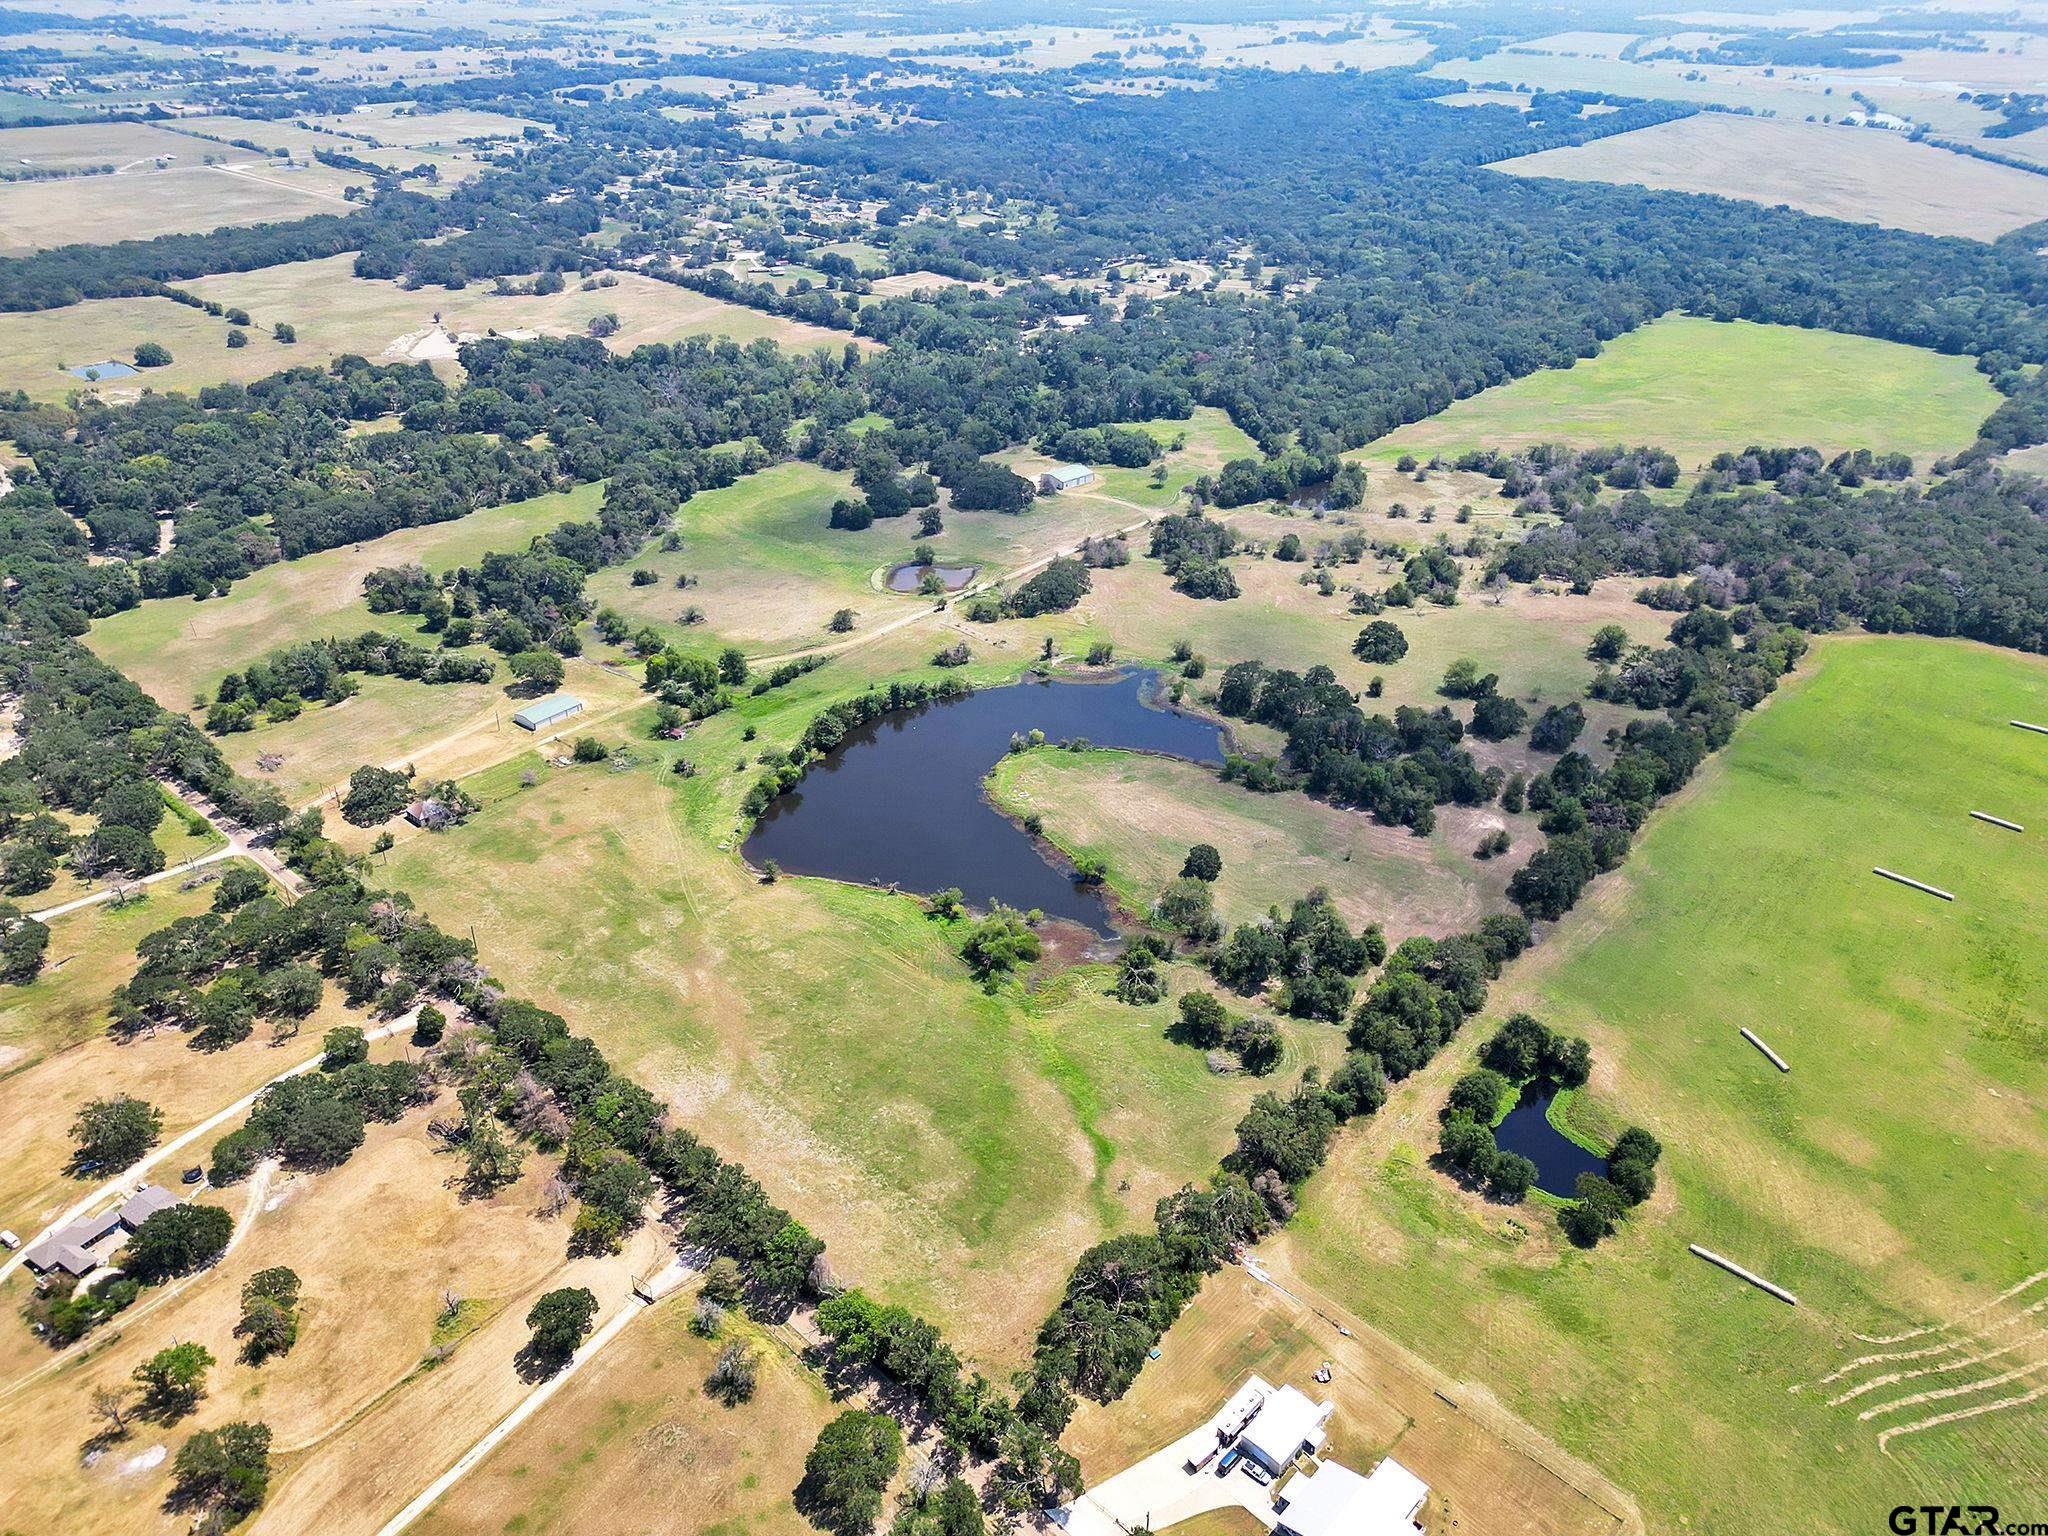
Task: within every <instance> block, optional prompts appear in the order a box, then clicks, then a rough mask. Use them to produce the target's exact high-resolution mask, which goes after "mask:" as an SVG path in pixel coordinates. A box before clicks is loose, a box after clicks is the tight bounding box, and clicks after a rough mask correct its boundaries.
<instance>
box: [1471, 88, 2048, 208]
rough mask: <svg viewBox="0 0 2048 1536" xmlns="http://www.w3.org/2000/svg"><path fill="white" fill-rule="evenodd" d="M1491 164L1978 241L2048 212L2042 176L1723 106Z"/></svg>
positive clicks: (1896, 139)
mask: <svg viewBox="0 0 2048 1536" xmlns="http://www.w3.org/2000/svg"><path fill="white" fill-rule="evenodd" d="M1494 169H1495V170H1497V171H1506V172H1508V173H1510V174H1511V175H1515V176H1556V177H1561V178H1563V179H1565V180H1568V181H1610V182H1618V183H1623V184H1628V183H1633V184H1635V185H1637V186H1644V187H1653V188H1657V189H1660V190H1665V191H1673V192H1711V193H1715V194H1717V195H1719V196H1721V197H1735V198H1743V199H1746V200H1748V201H1750V202H1754V203H1767V204H1776V203H1789V204H1790V205H1791V206H1792V207H1794V208H1800V209H1804V210H1805V211H1806V212H1808V213H1817V214H1820V215H1822V216H1824V217H1826V218H1831V219H1849V220H1851V221H1854V222H1857V223H1872V224H1885V225H1889V226H1890V227H1892V228H1894V229H1915V230H1919V231H1920V232H1921V233H1923V234H1929V235H1968V236H1970V237H1971V238H1973V239H1977V240H1995V239H1997V238H1998V236H2000V235H2002V234H2005V233H2006V232H2007V231H2008V230H2014V229H2018V228H2019V227H2020V226H2021V225H2023V224H2031V223H2033V222H2034V221H2035V220H2037V219H2042V218H2048V178H2044V177H2040V176H2035V175H2032V174H2030V173H2028V172H2026V171H2021V170H2016V169H2014V168H2013V167H2011V166H2006V165H1992V164H1990V163H1989V162H1987V161H1983V160H1974V159H1971V158H1969V157H1968V156H1965V155H1958V154H1954V153H1952V152H1950V151H1948V150H1945V149H1936V148H1934V147H1933V146H1932V145H1928V144H1915V143H1912V142H1910V141H1909V140H1907V139H1906V138H1905V137H1903V136H1902V135H1900V134H1896V133H1888V132H1885V131H1883V130H1880V129H1867V128H1853V129H1852V128H1844V127H1830V126H1826V125H1823V124H1819V123H1797V122H1786V121H1783V120H1781V119H1768V118H1761V117H1737V116H1734V115H1732V114H1729V113H1725V112H1702V113H1700V114H1698V115H1697V116H1695V117H1685V118H1680V119H1678V120H1677V121H1676V122H1669V123H1659V124H1658V125H1657V126H1655V127H1654V128H1638V129H1636V130H1635V131H1634V132H1632V133H1620V134H1616V135H1614V136H1613V137H1612V138H1606V139H1594V140H1592V141H1591V142H1590V143H1586V144H1577V145H1573V146H1572V147H1570V148H1567V149H1549V150H1545V151H1543V152H1542V153H1541V154H1536V155H1525V156H1523V157H1522V158H1520V159H1518V160H1503V161H1501V162H1499V163H1498V164H1496V165H1495V166H1494Z"/></svg>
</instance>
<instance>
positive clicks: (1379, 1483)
mask: <svg viewBox="0 0 2048 1536" xmlns="http://www.w3.org/2000/svg"><path fill="white" fill-rule="evenodd" d="M1283 1493H1284V1500H1285V1502H1284V1506H1283V1507H1282V1509H1281V1511H1280V1524H1279V1530H1280V1532H1281V1536H1419V1533H1420V1532H1421V1529H1422V1527H1421V1526H1420V1525H1419V1524H1417V1523H1416V1519H1415V1517H1416V1516H1417V1515H1418V1514H1420V1513H1421V1512H1422V1504H1423V1501H1424V1500H1425V1499H1427V1498H1428V1497H1429V1485H1428V1484H1427V1483H1425V1482H1423V1480H1422V1479H1421V1478H1419V1477H1417V1476H1416V1475H1415V1474H1414V1473H1413V1472H1410V1471H1409V1470H1408V1469H1407V1468H1406V1467H1404V1466H1402V1465H1401V1463H1399V1462H1398V1461H1396V1460H1394V1459H1393V1458H1392V1457H1391V1456H1389V1457H1388V1458H1387V1459H1386V1460H1385V1461H1382V1462H1381V1463H1380V1464H1379V1465H1378V1466H1377V1467H1374V1468H1373V1470H1372V1476H1370V1477H1360V1476H1359V1475H1358V1474H1357V1473H1356V1472H1354V1471H1352V1470H1351V1469H1350V1468H1349V1467H1344V1466H1339V1465H1338V1464H1337V1463H1336V1462H1334V1461H1326V1462H1323V1463H1322V1464H1321V1465H1319V1466H1317V1467H1316V1469H1315V1470H1314V1471H1313V1472H1303V1473H1299V1474H1297V1475H1296V1476H1295V1477H1294V1478H1293V1479H1292V1480H1291V1481H1290V1482H1289V1483H1288V1484H1287V1487H1286V1488H1285V1490H1283Z"/></svg>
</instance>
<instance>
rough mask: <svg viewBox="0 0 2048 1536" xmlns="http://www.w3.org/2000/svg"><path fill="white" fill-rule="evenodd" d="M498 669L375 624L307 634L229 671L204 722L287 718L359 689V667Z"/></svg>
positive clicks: (478, 673) (428, 674) (463, 673)
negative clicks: (345, 633)
mask: <svg viewBox="0 0 2048 1536" xmlns="http://www.w3.org/2000/svg"><path fill="white" fill-rule="evenodd" d="M557 665H559V663H558V664H557ZM495 671H496V669H495V668H494V667H493V666H492V664H491V660H490V658H489V657H487V656H465V655H460V654H454V653H450V652H446V651H443V652H440V653H438V654H437V653H436V652H434V651H430V650H427V649H426V648H425V647H424V646H418V645H414V644H413V643H412V642H411V641H409V640H405V639H403V638H400V637H399V636H396V635H385V634H380V633H378V632H377V631H376V630H374V629H366V630H364V631H363V632H362V633H361V634H359V635H357V636H355V637H354V638H353V639H346V638H341V637H331V638H328V639H325V640H308V641H306V642H304V643H303V644H299V645H291V646H286V647H284V648H283V649H282V650H276V651H272V652H271V653H270V654H269V655H267V656H265V657H263V658H262V659H261V660H259V661H253V662H251V663H249V664H248V665H247V666H246V667H244V668H243V669H242V670H241V671H239V672H230V673H228V674H227V676H225V677H223V678H222V679H221V680H220V685H219V687H218V688H216V689H215V690H214V702H213V705H212V707H211V708H210V709H208V710H207V714H206V729H207V730H209V731H211V732H213V733H214V734H215V735H224V734H226V733H228V732H231V731H247V730H253V729H254V728H255V724H256V721H257V719H258V718H259V717H261V718H263V719H269V720H289V719H291V718H293V717H294V716H296V715H297V714H298V713H299V711H300V710H301V709H303V708H304V707H305V706H306V705H307V704H309V703H320V704H337V703H339V702H341V700H343V699H346V698H350V697H352V696H353V695H354V694H355V693H356V692H357V691H358V687H359V685H358V684H357V683H356V681H355V676H356V674H358V673H364V674H368V675H369V676H371V677H403V678H408V679H411V680H412V681H414V682H421V683H487V682H489V681H490V680H491V678H492V676H493V675H494V674H495Z"/></svg>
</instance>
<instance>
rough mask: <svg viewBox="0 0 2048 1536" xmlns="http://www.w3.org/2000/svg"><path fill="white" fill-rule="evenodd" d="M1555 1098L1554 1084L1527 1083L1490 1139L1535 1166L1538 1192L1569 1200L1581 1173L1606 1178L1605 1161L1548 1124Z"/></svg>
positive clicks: (1543, 1080) (1542, 1082) (1555, 1087)
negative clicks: (1551, 1102)
mask: <svg viewBox="0 0 2048 1536" xmlns="http://www.w3.org/2000/svg"><path fill="white" fill-rule="evenodd" d="M1556 1096H1557V1084H1555V1083H1553V1082H1550V1081H1548V1080H1546V1079H1542V1078H1539V1079H1538V1080H1537V1081H1535V1082H1533V1083H1530V1084H1529V1085H1528V1086H1527V1087H1525V1088H1523V1090H1522V1096H1521V1098H1519V1099H1517V1100H1516V1101H1515V1107H1514V1108H1513V1109H1511V1110H1509V1111H1508V1113H1507V1118H1506V1119H1504V1120H1502V1121H1501V1123H1500V1124H1499V1125H1497V1126H1495V1127H1494V1130H1493V1140H1494V1144H1495V1145H1496V1146H1498V1147H1499V1148H1500V1149H1501V1151H1503V1152H1519V1153H1521V1154H1522V1156H1524V1157H1526V1158H1528V1159H1529V1161H1530V1162H1532V1163H1534V1164H1535V1165H1536V1187H1537V1188H1538V1189H1540V1190H1543V1191H1545V1192H1546V1193H1549V1194H1553V1195H1562V1196H1563V1197H1565V1198H1566V1199H1570V1198H1571V1197H1572V1196H1573V1195H1574V1194H1575V1193H1576V1192H1577V1188H1578V1182H1579V1175H1580V1174H1582V1173H1597V1174H1599V1175H1600V1176H1601V1177H1602V1178H1605V1177H1606V1176H1607V1159H1606V1158H1604V1157H1602V1156H1601V1155H1600V1154H1599V1153H1597V1152H1588V1151H1587V1150H1586V1149H1585V1148H1584V1147H1582V1146H1580V1145H1579V1144H1578V1143H1577V1142H1576V1141H1573V1140H1572V1139H1571V1137H1569V1136H1567V1135H1565V1133H1564V1132H1563V1131H1560V1130H1559V1129H1558V1128H1557V1127H1556V1126H1554V1125H1552V1124H1551V1123H1550V1114H1549V1110H1550V1101H1551V1100H1552V1099H1553V1098H1555V1097H1556Z"/></svg>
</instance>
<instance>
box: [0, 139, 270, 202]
mask: <svg viewBox="0 0 2048 1536" xmlns="http://www.w3.org/2000/svg"><path fill="white" fill-rule="evenodd" d="M213 152H214V149H213V146H210V145H201V144H195V143H194V142H193V141H192V140H191V139H190V138H188V137H187V136H186V135H184V134H181V133H174V132H172V131H171V130H169V129H166V128H158V127H153V126H151V125H150V124H147V123H75V124H67V125H65V126H62V127H56V128H6V129H0V167H4V168H5V169H7V170H10V171H11V170H15V169H22V170H44V171H81V170H88V169H92V170H96V169H98V168H99V167H101V166H105V165H111V166H114V167H116V168H119V167H122V166H126V165H129V164H132V163H134V162H136V161H147V160H153V159H155V158H156V157H158V156H160V155H170V156H174V157H175V158H177V159H179V160H182V161H192V160H198V159H200V158H201V157H202V156H203V155H205V154H210V153H213ZM229 153H230V154H232V155H234V157H235V158H237V159H242V158H246V152H244V151H241V150H231V151H229ZM122 185H123V187H124V189H125V186H126V184H125V183H123V184H122Z"/></svg>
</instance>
